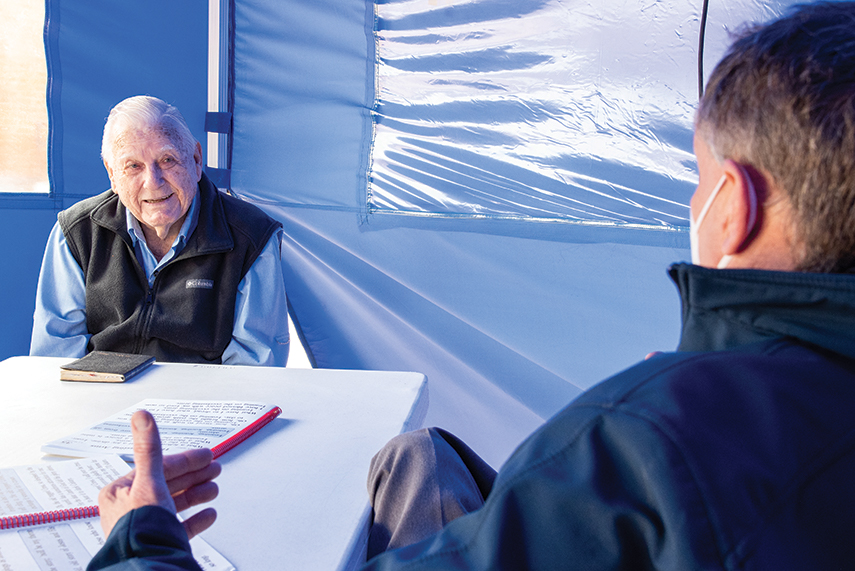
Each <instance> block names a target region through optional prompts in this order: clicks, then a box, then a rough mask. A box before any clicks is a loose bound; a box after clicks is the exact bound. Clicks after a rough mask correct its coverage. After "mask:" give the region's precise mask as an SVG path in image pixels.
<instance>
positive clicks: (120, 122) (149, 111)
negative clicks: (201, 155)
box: [101, 95, 196, 167]
mask: <svg viewBox="0 0 855 571" xmlns="http://www.w3.org/2000/svg"><path fill="white" fill-rule="evenodd" d="M135 131H139V132H147V131H160V132H162V133H163V134H164V135H166V136H167V137H168V138H169V140H170V141H172V143H173V144H174V145H175V146H176V147H177V149H178V152H179V153H181V154H182V156H183V157H184V158H187V157H192V156H193V152H194V150H195V148H196V138H195V137H193V133H191V132H190V128H189V127H188V126H187V123H186V122H185V121H184V117H182V116H181V113H180V112H179V111H178V109H176V108H175V107H174V106H172V105H170V104H168V103H166V102H165V101H162V100H160V99H158V98H157V97H149V96H148V95H137V96H134V97H128V98H127V99H125V100H124V101H121V102H120V103H119V104H117V105H116V106H115V107H113V109H112V110H111V111H110V116H109V117H107V123H106V124H105V125H104V136H103V138H102V139H101V159H102V160H103V161H104V162H105V163H106V164H107V165H109V166H111V167H112V165H113V154H114V151H115V150H116V145H117V144H119V143H120V142H121V139H122V137H123V136H124V135H125V134H127V133H129V132H135Z"/></svg>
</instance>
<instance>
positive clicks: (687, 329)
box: [668, 264, 855, 358]
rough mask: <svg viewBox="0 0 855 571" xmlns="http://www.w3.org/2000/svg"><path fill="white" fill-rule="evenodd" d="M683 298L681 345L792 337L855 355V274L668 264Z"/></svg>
mask: <svg viewBox="0 0 855 571" xmlns="http://www.w3.org/2000/svg"><path fill="white" fill-rule="evenodd" d="M668 271H669V273H670V275H671V279H673V280H674V283H676V284H677V288H678V289H679V291H680V296H681V299H682V305H683V309H682V313H683V330H682V333H681V339H680V345H679V347H678V348H677V349H678V350H679V351H717V350H727V349H733V348H736V347H738V346H740V345H745V344H748V343H754V342H758V341H762V340H767V339H773V338H779V337H791V338H795V339H798V340H800V341H802V342H805V343H808V344H811V345H815V346H818V347H822V348H824V349H828V350H831V351H834V352H837V353H840V354H843V355H846V356H848V357H852V358H855V319H854V318H853V315H855V276H853V275H849V274H810V273H797V272H772V271H765V270H713V269H708V268H703V267H700V266H693V265H691V264H675V265H673V266H671V267H670V268H669V270H668Z"/></svg>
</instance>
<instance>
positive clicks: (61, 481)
mask: <svg viewBox="0 0 855 571" xmlns="http://www.w3.org/2000/svg"><path fill="white" fill-rule="evenodd" d="M129 469H130V468H129V466H128V465H127V464H126V463H125V462H124V461H122V460H121V458H119V457H118V456H101V457H95V458H86V459H79V460H69V461H66V462H53V463H50V464H36V465H32V466H20V467H16V468H5V469H0V516H7V515H19V514H26V513H33V512H40V511H50V510H57V509H67V508H70V507H83V506H93V505H97V503H98V493H99V492H100V490H101V488H103V487H104V486H105V485H106V484H108V483H109V482H112V481H113V480H115V479H116V478H118V477H119V476H121V475H123V474H125V473H127V472H128V471H129ZM102 545H104V533H103V531H102V529H101V521H100V519H99V518H97V517H95V518H87V519H82V520H75V521H70V522H67V523H59V524H44V525H39V526H32V527H27V528H16V529H9V530H2V531H0V570H2V571H7V570H15V571H51V570H61V571H66V570H68V571H71V570H80V571H83V570H84V569H85V568H86V565H87V564H88V563H89V560H90V559H92V557H93V556H94V555H95V553H96V552H97V551H98V550H99V549H100V548H101V546H102ZM190 546H191V548H192V550H193V556H194V557H195V558H196V560H197V562H198V563H199V565H200V566H201V567H202V569H206V570H210V571H232V570H234V566H233V565H232V564H231V563H229V562H228V561H227V560H226V559H225V558H224V557H223V556H222V555H220V554H219V553H218V552H217V551H216V550H214V549H213V548H212V547H211V546H210V545H209V544H208V543H206V542H205V541H204V540H203V539H202V538H201V537H194V538H193V539H192V540H191V541H190Z"/></svg>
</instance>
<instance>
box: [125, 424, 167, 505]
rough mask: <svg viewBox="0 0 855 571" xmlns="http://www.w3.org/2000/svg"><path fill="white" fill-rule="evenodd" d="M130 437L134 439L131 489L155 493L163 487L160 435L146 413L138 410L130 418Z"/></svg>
mask: <svg viewBox="0 0 855 571" xmlns="http://www.w3.org/2000/svg"><path fill="white" fill-rule="evenodd" d="M131 435H132V436H133V439H134V473H135V474H134V483H133V487H142V489H143V490H155V491H156V490H159V489H160V488H163V487H165V485H166V479H165V478H164V476H163V450H162V449H161V446H160V433H159V432H158V431H157V424H156V423H155V421H154V418H153V417H152V416H151V414H150V413H149V412H148V411H146V410H138V411H136V412H135V413H134V414H133V416H131ZM156 495H157V494H156Z"/></svg>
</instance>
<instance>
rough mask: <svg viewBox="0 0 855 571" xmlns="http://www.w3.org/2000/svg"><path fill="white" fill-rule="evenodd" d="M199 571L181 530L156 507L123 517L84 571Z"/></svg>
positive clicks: (173, 519)
mask: <svg viewBox="0 0 855 571" xmlns="http://www.w3.org/2000/svg"><path fill="white" fill-rule="evenodd" d="M137 569H138V570H140V571H143V570H147V571H180V570H187V571H201V569H200V567H199V564H198V563H196V561H195V560H194V559H193V556H192V555H191V554H190V543H189V541H188V540H187V533H186V532H185V531H184V526H183V525H181V523H180V522H179V521H178V518H176V517H175V516H174V515H173V514H171V513H169V512H168V511H166V510H165V509H163V508H161V507H158V506H145V507H142V508H138V509H135V510H133V511H131V512H128V513H126V514H125V515H124V516H122V518H121V519H120V520H119V521H118V522H116V525H115V526H114V527H113V531H111V532H110V537H108V538H107V542H106V543H105V544H104V546H103V547H102V548H101V550H100V551H98V553H96V554H95V557H94V558H93V559H92V561H90V562H89V566H88V567H87V568H86V571H131V570H137Z"/></svg>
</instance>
